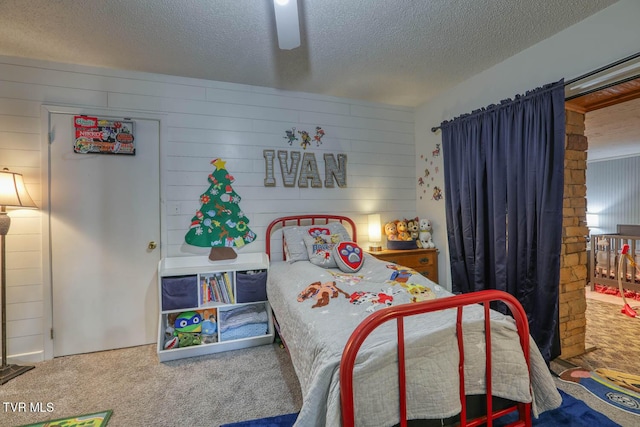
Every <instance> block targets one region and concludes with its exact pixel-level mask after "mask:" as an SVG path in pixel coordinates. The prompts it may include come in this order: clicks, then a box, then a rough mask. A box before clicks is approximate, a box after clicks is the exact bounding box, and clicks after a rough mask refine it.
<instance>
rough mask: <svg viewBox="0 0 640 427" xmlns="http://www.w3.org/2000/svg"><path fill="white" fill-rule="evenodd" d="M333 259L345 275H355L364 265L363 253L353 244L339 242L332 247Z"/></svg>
mask: <svg viewBox="0 0 640 427" xmlns="http://www.w3.org/2000/svg"><path fill="white" fill-rule="evenodd" d="M333 259H334V260H335V261H336V264H338V268H339V269H340V270H342V271H344V272H345V273H355V272H356V271H358V270H360V268H361V267H362V264H363V263H364V252H363V251H362V248H360V246H358V244H357V243H355V242H340V243H338V244H337V245H335V246H334V247H333Z"/></svg>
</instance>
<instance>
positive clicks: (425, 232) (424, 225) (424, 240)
mask: <svg viewBox="0 0 640 427" xmlns="http://www.w3.org/2000/svg"><path fill="white" fill-rule="evenodd" d="M431 230H432V228H431V221H430V220H428V219H426V218H423V219H421V220H420V234H419V238H420V244H421V245H422V247H423V248H425V249H430V248H435V247H436V245H435V244H434V243H433V240H432V239H431Z"/></svg>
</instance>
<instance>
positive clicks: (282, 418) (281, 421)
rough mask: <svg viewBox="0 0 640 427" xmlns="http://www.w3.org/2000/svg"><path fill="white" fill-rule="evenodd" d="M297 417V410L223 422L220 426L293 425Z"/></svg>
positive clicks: (280, 426)
mask: <svg viewBox="0 0 640 427" xmlns="http://www.w3.org/2000/svg"><path fill="white" fill-rule="evenodd" d="M296 418H298V413H297V412H296V413H293V414H286V415H278V416H275V417H268V418H259V419H256V420H249V421H240V422H239V423H231V424H223V425H221V426H220V427H292V426H293V424H294V423H295V422H296Z"/></svg>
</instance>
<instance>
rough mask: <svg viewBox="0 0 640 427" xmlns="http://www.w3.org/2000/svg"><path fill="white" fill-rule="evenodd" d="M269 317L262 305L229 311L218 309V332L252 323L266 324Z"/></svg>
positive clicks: (244, 306) (251, 305)
mask: <svg viewBox="0 0 640 427" xmlns="http://www.w3.org/2000/svg"><path fill="white" fill-rule="evenodd" d="M268 321H269V317H268V314H267V310H266V309H265V305H264V304H250V305H243V306H241V307H236V308H232V309H230V310H222V309H220V314H219V319H218V326H219V328H220V332H224V331H226V330H227V329H231V328H238V327H240V326H244V325H249V324H252V323H268Z"/></svg>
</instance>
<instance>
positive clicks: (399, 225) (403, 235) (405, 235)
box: [396, 220, 411, 241]
mask: <svg viewBox="0 0 640 427" xmlns="http://www.w3.org/2000/svg"><path fill="white" fill-rule="evenodd" d="M396 229H397V230H398V240H404V241H407V240H411V234H409V232H408V231H407V222H406V221H405V220H398V221H396Z"/></svg>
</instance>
